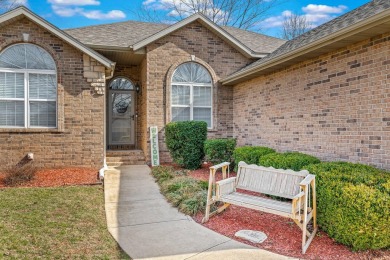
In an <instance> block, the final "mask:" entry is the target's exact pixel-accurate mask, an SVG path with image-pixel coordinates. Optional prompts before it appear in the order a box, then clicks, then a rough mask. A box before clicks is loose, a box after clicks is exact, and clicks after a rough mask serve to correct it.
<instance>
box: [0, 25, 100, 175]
mask: <svg viewBox="0 0 390 260" xmlns="http://www.w3.org/2000/svg"><path fill="white" fill-rule="evenodd" d="M22 33H29V34H30V40H29V41H30V42H31V43H34V44H37V45H39V46H41V47H42V48H44V49H45V50H47V51H48V52H49V53H51V54H52V56H53V58H54V59H55V61H56V63H57V68H58V84H59V85H58V111H59V112H58V120H59V125H60V128H61V129H59V130H25V129H22V130H9V129H0V143H1V145H0V158H1V159H3V160H6V161H7V162H11V163H16V162H18V161H20V160H21V159H22V158H23V157H24V156H25V155H26V154H27V153H28V152H32V153H34V158H35V160H36V161H37V162H38V163H40V164H41V165H42V166H44V167H58V166H70V165H71V166H87V167H95V168H100V167H102V166H103V137H104V134H103V130H104V96H103V95H96V94H95V93H94V92H93V91H91V90H92V88H91V83H88V82H87V79H86V78H84V76H83V54H82V53H81V52H80V51H78V50H76V49H75V48H73V47H71V46H70V45H68V44H66V43H65V42H63V41H61V40H60V39H59V38H57V37H55V36H54V35H52V34H50V33H49V32H47V31H46V30H44V29H43V28H41V27H39V26H37V25H35V24H34V23H32V22H31V21H29V20H27V19H22V20H19V21H16V22H14V23H11V24H9V25H7V26H5V27H1V28H0V35H1V37H0V50H3V49H4V48H5V47H7V46H9V45H11V44H13V43H18V42H21V41H22Z"/></svg>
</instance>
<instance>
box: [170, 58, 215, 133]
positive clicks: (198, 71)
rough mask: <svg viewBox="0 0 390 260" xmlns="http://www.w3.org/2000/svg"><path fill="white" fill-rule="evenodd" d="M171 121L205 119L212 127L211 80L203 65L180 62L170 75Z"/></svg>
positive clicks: (209, 126)
mask: <svg viewBox="0 0 390 260" xmlns="http://www.w3.org/2000/svg"><path fill="white" fill-rule="evenodd" d="M171 93H172V94H171V101H172V102H171V108H172V121H186V120H196V121H205V122H206V123H207V126H208V128H212V96H213V92H212V80H211V76H210V73H209V72H208V71H207V69H206V68H205V67H203V66H202V65H200V64H198V63H195V62H187V63H184V64H181V65H180V66H179V67H178V68H177V69H176V71H175V72H174V73H173V76H172V87H171Z"/></svg>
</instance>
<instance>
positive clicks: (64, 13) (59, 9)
mask: <svg viewBox="0 0 390 260" xmlns="http://www.w3.org/2000/svg"><path fill="white" fill-rule="evenodd" d="M51 8H52V9H53V11H54V13H55V14H56V15H59V16H61V17H72V16H75V15H76V14H79V13H80V12H81V11H83V9H82V8H79V7H64V6H59V5H52V7H51Z"/></svg>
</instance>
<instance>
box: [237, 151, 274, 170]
mask: <svg viewBox="0 0 390 260" xmlns="http://www.w3.org/2000/svg"><path fill="white" fill-rule="evenodd" d="M271 153H275V150H274V149H271V148H268V147H263V146H243V147H238V148H236V149H235V150H234V152H233V158H234V162H235V164H236V167H235V168H234V170H235V171H237V167H238V163H239V162H241V161H243V162H246V163H247V164H257V163H258V162H259V158H261V157H262V156H264V155H266V154H271Z"/></svg>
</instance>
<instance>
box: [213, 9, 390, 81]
mask: <svg viewBox="0 0 390 260" xmlns="http://www.w3.org/2000/svg"><path fill="white" fill-rule="evenodd" d="M389 15H390V9H388V10H385V11H383V12H381V13H379V14H377V15H374V16H372V17H370V18H368V19H366V20H362V21H360V22H358V23H356V24H354V25H351V26H349V27H346V28H344V29H342V30H340V31H337V32H335V33H332V34H330V35H328V36H325V37H323V38H320V39H319V40H316V41H314V42H312V43H309V44H307V45H304V46H302V47H300V48H298V49H296V50H293V51H290V52H287V53H285V54H282V55H281V56H276V57H275V58H274V59H271V60H269V61H267V62H265V63H262V64H259V65H258V66H254V67H253V68H251V69H248V70H246V71H242V72H238V73H236V74H233V75H231V76H228V77H226V78H224V79H221V80H220V82H221V83H222V84H223V85H228V84H234V82H235V81H239V80H240V79H242V78H244V77H247V76H251V75H252V74H254V73H256V72H260V71H262V70H264V69H267V68H270V67H272V66H275V65H278V64H280V63H283V62H285V61H289V60H291V59H293V58H296V57H299V56H301V55H303V54H306V53H308V52H310V51H314V50H316V49H319V48H321V47H324V46H326V45H328V44H329V43H332V42H337V41H339V40H342V39H344V38H346V37H349V36H352V35H355V34H357V33H359V32H361V31H363V30H366V29H369V28H372V27H374V26H377V25H379V24H382V23H384V22H387V21H390V17H389ZM386 18H387V19H386Z"/></svg>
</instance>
